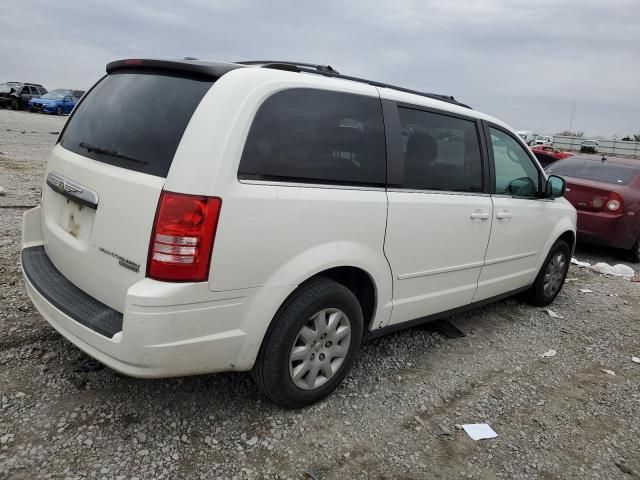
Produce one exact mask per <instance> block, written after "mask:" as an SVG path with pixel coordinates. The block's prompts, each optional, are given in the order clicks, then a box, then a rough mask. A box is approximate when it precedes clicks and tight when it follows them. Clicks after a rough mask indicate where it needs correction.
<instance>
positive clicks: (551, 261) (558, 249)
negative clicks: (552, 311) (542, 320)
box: [528, 240, 571, 307]
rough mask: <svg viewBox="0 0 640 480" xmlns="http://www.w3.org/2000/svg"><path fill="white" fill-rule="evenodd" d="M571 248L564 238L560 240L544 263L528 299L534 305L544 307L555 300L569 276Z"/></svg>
mask: <svg viewBox="0 0 640 480" xmlns="http://www.w3.org/2000/svg"><path fill="white" fill-rule="evenodd" d="M570 261H571V249H570V248H569V245H568V244H567V242H565V241H564V240H558V241H557V242H556V243H555V244H554V245H553V247H551V250H550V251H549V255H547V258H546V259H545V261H544V263H543V264H542V268H541V269H540V272H539V273H538V276H537V277H536V281H535V282H534V283H533V286H532V287H531V290H529V292H528V300H529V302H530V303H531V304H532V305H536V306H538V307H543V306H546V305H549V304H550V303H551V302H553V301H554V300H555V299H556V297H557V296H558V294H559V293H560V290H562V286H563V285H564V280H565V278H567V272H568V271H569V262H570Z"/></svg>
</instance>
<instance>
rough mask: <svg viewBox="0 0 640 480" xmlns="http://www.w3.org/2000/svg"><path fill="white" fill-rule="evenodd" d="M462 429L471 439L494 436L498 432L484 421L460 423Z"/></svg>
mask: <svg viewBox="0 0 640 480" xmlns="http://www.w3.org/2000/svg"><path fill="white" fill-rule="evenodd" d="M462 428H464V431H465V432H467V435H469V436H470V437H471V439H472V440H483V439H485V438H496V437H497V436H498V434H497V433H496V432H495V431H494V430H493V428H491V427H490V426H489V425H487V424H486V423H468V424H466V425H462Z"/></svg>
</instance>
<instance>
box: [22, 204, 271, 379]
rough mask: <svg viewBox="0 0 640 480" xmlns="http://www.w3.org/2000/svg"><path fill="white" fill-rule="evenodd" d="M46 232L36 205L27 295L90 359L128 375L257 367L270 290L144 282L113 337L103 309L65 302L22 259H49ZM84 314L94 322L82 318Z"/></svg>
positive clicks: (28, 219) (26, 234) (28, 216)
mask: <svg viewBox="0 0 640 480" xmlns="http://www.w3.org/2000/svg"><path fill="white" fill-rule="evenodd" d="M40 231H41V230H40V208H39V207H38V208H35V209H33V210H30V211H28V212H26V213H25V216H24V221H23V276H24V281H25V285H26V289H27V292H28V294H29V297H30V298H31V300H32V302H33V304H34V305H35V307H36V308H37V309H38V311H39V312H40V313H41V314H42V316H43V317H44V318H45V319H46V320H47V322H48V323H49V324H51V326H53V327H54V328H55V329H56V330H57V331H58V332H60V333H61V334H62V335H63V336H64V337H66V338H67V339H68V340H69V341H71V342H72V343H73V344H75V345H76V346H77V347H78V348H80V349H81V350H83V351H84V352H86V353H87V354H88V355H90V356H92V357H94V358H96V359H97V360H99V361H100V362H102V363H104V364H105V365H107V366H108V367H110V368H112V369H114V370H116V371H118V372H121V373H123V374H125V375H129V376H134V377H144V378H159V377H172V376H182V375H194V374H200V373H210V372H220V371H232V370H237V371H242V370H249V369H250V368H251V367H252V366H253V362H254V361H255V357H256V355H257V352H258V349H259V348H260V344H261V341H262V336H263V335H264V330H265V329H266V327H264V328H263V327H262V326H261V325H260V323H259V322H255V321H253V320H254V319H255V314H256V312H261V313H262V315H264V314H265V311H268V310H269V308H271V307H269V306H268V305H266V304H265V298H267V297H273V295H270V296H269V295H268V296H267V297H265V295H264V292H262V290H268V289H263V288H252V289H243V290H233V291H226V292H211V291H210V290H209V289H208V285H207V284H206V283H194V284H185V283H181V284H171V283H166V282H157V281H155V280H151V279H144V280H141V281H139V282H137V283H135V284H134V285H132V286H131V287H130V288H129V290H128V291H127V298H126V306H125V311H124V312H122V314H121V317H122V322H121V329H120V331H118V332H113V326H112V327H110V328H111V329H108V328H107V329H105V328H104V325H102V324H101V323H100V315H99V312H98V315H97V316H96V315H95V314H96V311H95V310H94V311H92V312H88V313H87V311H86V308H85V307H86V304H85V307H83V308H85V310H83V309H82V308H81V309H78V308H75V309H74V307H73V305H66V306H62V305H60V304H59V302H57V301H56V297H55V293H54V291H55V287H52V286H51V284H50V283H49V284H48V283H47V282H46V281H41V280H36V279H35V278H34V276H33V271H32V270H31V269H32V266H31V265H26V264H25V263H24V258H26V257H25V252H26V253H27V255H28V254H29V253H32V252H33V250H32V249H34V248H35V249H39V250H40V251H41V252H42V254H43V255H45V256H46V253H45V248H46V247H43V246H42V244H43V242H42V239H41V236H42V235H41V234H40V235H39V232H40ZM41 263H42V262H41ZM45 263H46V262H45ZM49 264H50V265H51V267H52V268H54V269H55V267H53V265H52V264H51V263H50V262H49ZM41 268H42V267H41ZM49 274H50V276H49V277H48V278H52V279H53V278H54V277H55V275H54V272H49ZM58 274H59V272H58ZM45 278H46V277H45ZM65 280H66V279H65ZM69 283H70V282H69ZM66 289H67V290H68V291H69V292H68V295H69V296H70V298H72V299H75V300H77V299H78V298H80V297H82V296H83V295H84V296H85V297H88V295H86V294H85V293H84V292H82V291H81V290H80V289H79V288H78V287H77V286H75V285H73V284H70V285H67V286H66ZM71 290H73V291H71ZM280 293H281V292H280ZM89 298H90V297H89ZM85 300H86V298H85ZM91 300H92V301H93V302H95V304H98V305H101V304H100V303H99V302H97V301H96V300H95V299H91ZM267 303H268V302H267ZM95 304H94V307H95ZM102 307H103V308H104V309H108V310H111V309H109V308H108V307H106V306H105V305H102ZM96 308H99V307H96ZM105 311H106V310H105ZM83 312H84V313H85V314H86V315H90V316H91V319H90V320H87V319H86V318H85V319H82V320H81V321H79V320H78V315H79V314H83ZM111 312H114V311H111ZM115 313H116V314H117V313H118V312H115ZM74 317H75V318H74ZM267 323H268V320H267ZM96 326H97V327H96ZM116 329H117V328H116Z"/></svg>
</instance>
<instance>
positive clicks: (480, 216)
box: [469, 211, 490, 220]
mask: <svg viewBox="0 0 640 480" xmlns="http://www.w3.org/2000/svg"><path fill="white" fill-rule="evenodd" d="M489 216H490V215H489V214H488V213H487V212H478V211H476V212H471V215H469V217H470V218H471V220H489Z"/></svg>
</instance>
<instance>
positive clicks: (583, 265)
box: [571, 258, 591, 268]
mask: <svg viewBox="0 0 640 480" xmlns="http://www.w3.org/2000/svg"><path fill="white" fill-rule="evenodd" d="M571 263H573V264H574V265H577V266H579V267H584V268H589V267H590V266H591V264H590V263H588V262H581V261H580V260H576V259H575V258H571Z"/></svg>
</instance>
